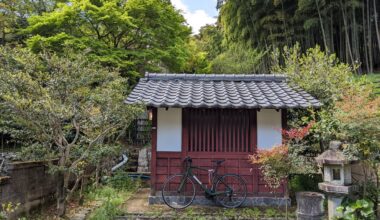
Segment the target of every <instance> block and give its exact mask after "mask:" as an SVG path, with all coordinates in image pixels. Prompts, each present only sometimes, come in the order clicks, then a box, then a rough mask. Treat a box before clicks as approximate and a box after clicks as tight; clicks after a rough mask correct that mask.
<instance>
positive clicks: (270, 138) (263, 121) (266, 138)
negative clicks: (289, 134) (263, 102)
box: [257, 109, 282, 149]
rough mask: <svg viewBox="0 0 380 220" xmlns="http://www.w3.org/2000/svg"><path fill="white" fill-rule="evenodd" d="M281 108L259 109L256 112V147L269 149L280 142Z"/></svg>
mask: <svg viewBox="0 0 380 220" xmlns="http://www.w3.org/2000/svg"><path fill="white" fill-rule="evenodd" d="M281 129H282V122H281V110H280V111H276V110H274V109H261V110H260V111H258V112H257V147H258V148H259V149H270V148H271V147H273V146H276V145H280V144H281V143H282V134H281Z"/></svg>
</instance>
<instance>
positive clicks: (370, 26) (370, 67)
mask: <svg viewBox="0 0 380 220" xmlns="http://www.w3.org/2000/svg"><path fill="white" fill-rule="evenodd" d="M366 2H367V31H368V32H367V35H368V41H367V47H368V57H369V69H368V70H369V72H370V73H372V72H373V55H372V25H371V19H370V14H371V8H370V5H369V0H367V1H366Z"/></svg>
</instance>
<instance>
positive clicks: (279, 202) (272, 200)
mask: <svg viewBox="0 0 380 220" xmlns="http://www.w3.org/2000/svg"><path fill="white" fill-rule="evenodd" d="M148 201H149V205H154V204H164V201H163V199H162V196H160V195H156V196H149V199H148ZM286 203H288V206H290V204H291V201H290V199H286V198H283V197H280V198H276V197H247V198H246V199H245V201H244V203H243V204H242V207H257V206H261V207H284V206H285V205H286ZM192 204H193V205H200V206H218V204H217V203H216V202H214V201H213V200H212V199H207V198H206V197H204V196H195V199H194V201H193V203H192Z"/></svg>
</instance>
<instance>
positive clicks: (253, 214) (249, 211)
mask: <svg viewBox="0 0 380 220" xmlns="http://www.w3.org/2000/svg"><path fill="white" fill-rule="evenodd" d="M243 216H244V217H245V218H253V219H259V218H260V217H261V211H260V209H259V208H257V207H255V208H245V209H244V210H243Z"/></svg>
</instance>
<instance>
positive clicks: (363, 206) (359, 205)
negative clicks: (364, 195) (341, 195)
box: [335, 199, 375, 220]
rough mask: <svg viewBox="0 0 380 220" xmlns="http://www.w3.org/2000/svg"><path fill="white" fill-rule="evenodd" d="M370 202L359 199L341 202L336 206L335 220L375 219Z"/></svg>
mask: <svg viewBox="0 0 380 220" xmlns="http://www.w3.org/2000/svg"><path fill="white" fill-rule="evenodd" d="M373 208H374V205H373V203H372V202H370V201H367V200H365V199H359V200H356V201H351V202H347V203H344V204H342V205H341V206H339V207H337V212H338V216H337V217H335V219H336V220H364V219H365V220H371V219H375V213H374V211H373Z"/></svg>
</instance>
